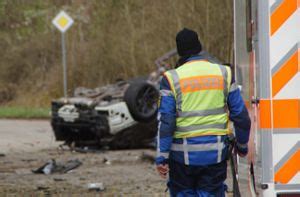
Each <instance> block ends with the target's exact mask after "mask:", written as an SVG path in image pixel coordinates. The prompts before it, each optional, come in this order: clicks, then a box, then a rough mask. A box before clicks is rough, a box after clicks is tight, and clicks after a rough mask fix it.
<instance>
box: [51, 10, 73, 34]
mask: <svg viewBox="0 0 300 197" xmlns="http://www.w3.org/2000/svg"><path fill="white" fill-rule="evenodd" d="M73 22H74V21H73V19H72V18H71V17H70V16H69V15H68V14H67V13H66V12H64V11H61V12H60V13H59V14H58V15H56V17H55V18H54V19H53V20H52V23H53V25H54V26H55V27H56V28H57V29H58V30H59V31H61V32H62V33H65V32H66V31H67V30H68V29H69V28H70V27H71V26H72V24H73Z"/></svg>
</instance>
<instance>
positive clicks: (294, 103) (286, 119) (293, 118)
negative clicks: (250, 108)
mask: <svg viewBox="0 0 300 197" xmlns="http://www.w3.org/2000/svg"><path fill="white" fill-rule="evenodd" d="M271 107H272V108H273V128H300V115H299V111H300V100H299V99H286V100H273V106H271V102H270V100H261V101H260V104H259V116H260V118H259V120H260V128H262V129H264V128H272V125H271ZM287 113H288V115H286V114H287Z"/></svg>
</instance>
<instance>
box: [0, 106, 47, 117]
mask: <svg viewBox="0 0 300 197" xmlns="http://www.w3.org/2000/svg"><path fill="white" fill-rule="evenodd" d="M49 117H50V109H49V108H29V107H6V106H2V107H0V118H20V119H42V118H49Z"/></svg>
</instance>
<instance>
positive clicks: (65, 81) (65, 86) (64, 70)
mask: <svg viewBox="0 0 300 197" xmlns="http://www.w3.org/2000/svg"><path fill="white" fill-rule="evenodd" d="M61 47H62V64H63V80H64V97H65V98H68V93H67V58H66V44H65V34H64V33H61Z"/></svg>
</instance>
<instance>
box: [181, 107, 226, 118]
mask: <svg viewBox="0 0 300 197" xmlns="http://www.w3.org/2000/svg"><path fill="white" fill-rule="evenodd" d="M224 113H227V107H220V108H216V109H207V110H196V111H185V112H183V111H178V112H177V117H193V116H210V115H218V114H224Z"/></svg>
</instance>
